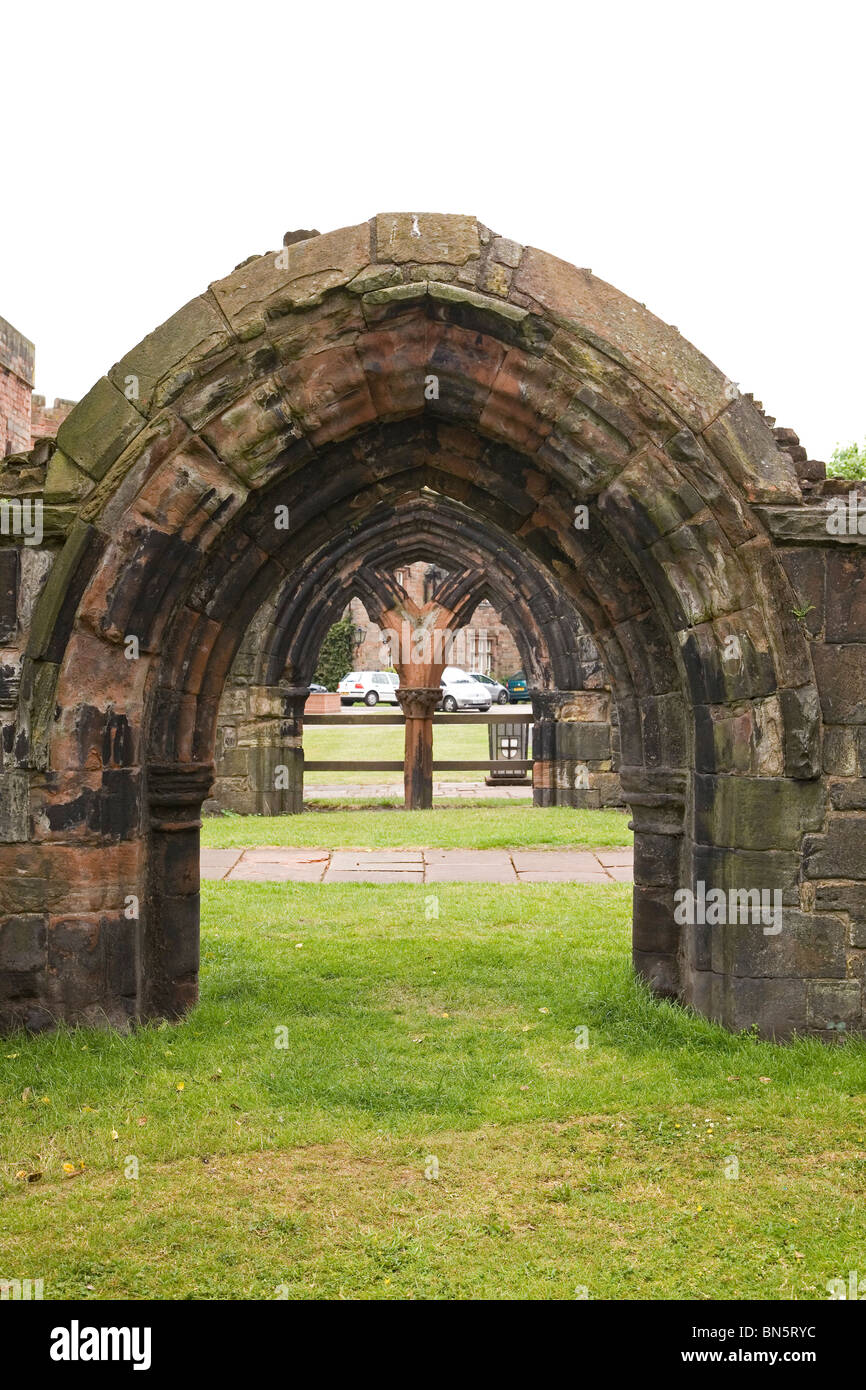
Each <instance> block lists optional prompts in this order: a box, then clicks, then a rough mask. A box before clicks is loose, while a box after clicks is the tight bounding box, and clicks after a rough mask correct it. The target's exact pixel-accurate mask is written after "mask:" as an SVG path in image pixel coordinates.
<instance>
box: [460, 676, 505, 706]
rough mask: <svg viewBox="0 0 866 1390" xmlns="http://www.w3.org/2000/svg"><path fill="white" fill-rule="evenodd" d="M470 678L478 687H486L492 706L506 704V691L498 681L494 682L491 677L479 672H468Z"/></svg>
mask: <svg viewBox="0 0 866 1390" xmlns="http://www.w3.org/2000/svg"><path fill="white" fill-rule="evenodd" d="M469 674H470V676H471V677H472V679H473V680H474V681H478V682H479V684H480V685H486V686H487V688H488V690H489V691H490V699H491V701H492V703H493V704H494V705H507V704H508V691H507V690H506V688H505V686H504V685H502V684H501V683H500V682H499V681H495V680H494V679H493V677H492V676H485V675H484V674H483V672H481V671H470V672H469Z"/></svg>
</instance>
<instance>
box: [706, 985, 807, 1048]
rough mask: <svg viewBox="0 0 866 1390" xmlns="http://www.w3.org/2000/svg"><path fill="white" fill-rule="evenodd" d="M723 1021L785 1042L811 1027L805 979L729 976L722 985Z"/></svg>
mask: <svg viewBox="0 0 866 1390" xmlns="http://www.w3.org/2000/svg"><path fill="white" fill-rule="evenodd" d="M722 1008H723V1014H722V1020H721V1021H722V1022H723V1023H724V1024H725V1026H726V1027H727V1028H731V1029H733V1031H734V1032H739V1031H741V1030H743V1029H751V1028H753V1027H757V1030H758V1034H759V1036H760V1037H763V1038H772V1039H775V1040H776V1041H778V1042H784V1041H785V1039H787V1038H790V1037H791V1036H792V1035H793V1034H794V1033H804V1032H806V1030H807V1029H808V1027H809V1021H808V1017H807V1005H806V981H805V980H775V979H758V980H750V979H743V978H738V977H736V976H729V977H728V978H727V979H726V980H725V982H724V985H723V1004H722Z"/></svg>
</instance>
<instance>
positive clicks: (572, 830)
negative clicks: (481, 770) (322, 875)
mask: <svg viewBox="0 0 866 1390" xmlns="http://www.w3.org/2000/svg"><path fill="white" fill-rule="evenodd" d="M628 822H629V817H628V813H627V812H624V811H573V810H570V809H569V808H568V807H562V806H532V805H531V804H529V805H526V804H523V803H521V802H508V801H501V802H488V803H487V805H485V806H477V805H471V806H460V807H456V808H453V809H450V808H448V809H446V808H440V807H434V809H433V810H432V811H388V812H383V813H381V814H376V815H370V814H365V813H363V812H362V813H360V814H359V812H358V811H315V812H306V813H305V814H304V815H301V816H239V815H222V816H208V817H207V818H206V819H205V821H204V824H203V825H202V831H201V843H202V847H203V848H205V849H233V848H235V847H236V846H246V845H300V846H302V847H304V848H306V847H308V846H309V847H310V848H324V849H331V848H337V847H341V848H346V849H423V848H425V847H428V848H430V849H460V848H463V847H465V846H469V845H471V846H472V847H473V848H474V849H503V848H505V849H513V848H518V847H520V848H522V849H537V848H542V847H544V846H548V847H551V848H554V847H555V848H561V847H563V846H568V845H598V846H600V845H631V843H632V832H631V831H630V830H629V828H628Z"/></svg>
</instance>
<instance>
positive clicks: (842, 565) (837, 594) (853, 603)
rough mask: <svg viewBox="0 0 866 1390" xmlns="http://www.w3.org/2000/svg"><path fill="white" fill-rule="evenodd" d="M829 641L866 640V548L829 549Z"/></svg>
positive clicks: (827, 595)
mask: <svg viewBox="0 0 866 1390" xmlns="http://www.w3.org/2000/svg"><path fill="white" fill-rule="evenodd" d="M825 592H826V631H825V637H826V640H827V641H828V642H846V643H847V642H866V550H864V549H863V548H858V549H857V550H853V549H847V550H829V551H828V552H827V582H826V586H825Z"/></svg>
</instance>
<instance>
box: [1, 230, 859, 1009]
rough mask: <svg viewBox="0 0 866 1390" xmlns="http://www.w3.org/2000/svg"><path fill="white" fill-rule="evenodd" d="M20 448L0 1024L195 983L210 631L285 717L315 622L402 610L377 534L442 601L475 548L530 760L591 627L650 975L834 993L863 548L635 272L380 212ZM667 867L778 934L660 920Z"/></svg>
mask: <svg viewBox="0 0 866 1390" xmlns="http://www.w3.org/2000/svg"><path fill="white" fill-rule="evenodd" d="M33 468H34V470H35V471H34V477H35V478H36V479H37V482H36V483H35V484H34V486H35V487H36V491H37V492H38V495H39V498H40V500H41V501H42V502H43V503H44V505H45V509H46V516H47V517H48V522H49V524H48V526H47V528H46V538H45V543H44V545H43V547H42V549H41V551H40V552H39V555H38V557H37V559H35V560H30V559H28V560H27V565H29V566H30V569H29V570H28V573H30V572H35V573H38V575H39V576H40V578H39V583H38V585H37V586H36V599H35V602H34V601H33V598H34V595H33V593H32V592H29V593H25V592H24V587H22V584H23V581H22V580H21V575H23V573H24V569H25V566H24V562H23V561H22V560H20V556H19V555H18V550H20V551H21V553H22V554H23V544H22V545H20V546H19V547H18V550H16V554H15V556H14V557H13V564H12V571H14V575H13V579H14V582H13V583H12V585H11V587H9V593H10V594H11V595H12V598H11V600H10V601H9V602H7V607H9V603H10V602H11V609H10V612H9V613H0V616H2V617H3V619H4V623H5V627H4V629H3V630H4V631H5V632H6V634H7V637H6V639H5V640H6V643H7V645H6V646H5V647H4V648H3V654H2V656H0V724H2V735H3V737H2V763H0V781H2V791H3V796H2V798H0V801H2V814H0V932H2V933H5V936H3V937H2V938H0V942H2V941H13V942H14V941H19V940H20V941H24V940H25V938H26V940H27V942H28V943H29V945H28V948H27V951H24V950H23V948H22V951H21V952H18V953H16V951H14V950H12V948H9V950H7V949H6V947H5V946H3V945H2V944H0V962H2V964H0V1022H2V1025H3V1026H10V1027H11V1026H14V1025H16V1024H18V1023H24V1024H26V1025H28V1026H31V1027H44V1026H48V1025H49V1024H50V1023H51V1021H52V1020H54V1019H56V1018H67V1019H70V1020H85V1021H92V1020H94V1019H96V1018H97V1017H103V1018H107V1019H108V1020H109V1021H110V1022H113V1023H123V1022H125V1021H128V1020H134V1019H136V1018H142V1017H159V1016H165V1017H176V1016H178V1015H179V1014H180V1013H181V1012H182V1011H183V1010H184V1009H185V1008H187V1007H189V1005H190V1004H191V1003H192V1002H193V1000H194V998H195V992H196V978H197V968H198V958H197V939H198V937H197V932H198V905H197V884H198V877H197V863H198V858H197V856H198V828H197V823H198V817H199V812H200V808H201V805H202V803H203V801H204V799H205V798H206V797H207V795H208V793H209V789H210V785H211V781H212V778H213V759H214V739H215V735H216V729H217V726H218V722H219V708H220V699H221V696H222V692H223V687H224V684H225V680H226V677H227V674H228V672H229V670H230V669H231V667H232V663H233V662H234V661H235V660H236V658H237V657H238V654H239V653H241V654H242V655H244V660H247V659H248V657H249V652H248V648H245V647H244V642H245V640H247V641H248V640H249V635H250V634H251V633H255V634H256V640H260V642H261V650H260V652H259V653H258V656H257V658H256V660H257V661H258V663H259V664H258V665H257V666H255V670H254V674H255V681H256V683H257V686H256V688H257V690H258V691H259V694H258V695H257V696H256V698H257V699H260V701H261V708H262V711H263V713H262V718H268V719H271V720H272V721H273V724H274V727H275V728H277V729H278V730H280V729H281V730H282V731H281V732H279V733H278V738H282V739H283V740H284V743H285V746H286V747H288V748H289V749H290V750H293V749H298V748H299V729H300V718H301V714H300V712H301V711H302V707H303V699H302V693H303V690H304V688H305V686H304V682H305V681H307V680H309V677H310V675H311V668H310V660H311V656H310V653H311V652H314V650H317V644H318V642H319V641H320V640H321V635H322V633H323V630H324V627H325V626H326V624H327V621H328V620H329V618H330V617H331V616H332V615H333V614H334V612H335V611H338V606H339V603H340V600H341V597H342V598H345V597H347V596H348V594H349V593H350V592H353V591H354V592H357V593H359V594H360V595H362V596H365V598H366V600H367V601H369V603H370V604H371V605H373V606H374V607H375V606H378V609H379V610H381V613H382V614H385V613H387V612H388V611H390V610H389V609H388V608H387V605H388V604H390V605H391V609H392V610H394V609H399V606H400V604H401V603H402V602H403V599H402V598H401V596H400V594H399V592H398V591H397V590H396V589H394V588H393V585H392V586H391V587H390V588H389V585H388V582H387V581H386V579H385V578H384V577H383V576H384V575H385V573H386V570H387V569H388V566H389V564H390V563H391V561H392V559H393V557H394V556H395V555H398V554H400V555H404V556H407V557H408V556H411V557H413V558H414V557H419V556H430V557H431V558H433V557H436V556H438V557H440V558H441V557H446V558H445V561H443V563H445V567H446V568H447V569H449V573H450V574H451V575H452V576H453V578H452V580H451V581H450V585H449V584H448V583H446V585H445V586H444V588H443V592H442V594H441V595H440V597H441V598H442V600H443V603H447V604H449V605H451V607H450V609H449V611H450V612H451V614H452V619H453V620H454V621H456V618H457V616H459V614H461V613H468V611H469V608H470V605H471V602H472V598H473V595H477V593H478V592H480V591H481V587H482V581H481V578H480V576H483V584H484V585H485V586H487V589H489V592H490V593H492V594H494V595H495V596H496V598H497V602H498V604H499V606H500V607H501V608H503V609H508V611H509V612H510V613H511V614H512V615H513V617H514V621H515V625H516V626H517V627H519V628H520V630H521V638H520V640H521V643H522V646H521V652H522V655H523V656H524V660H525V662H526V667H527V670H528V671H530V672H531V673H532V675H533V679H534V680H535V681H536V716H537V725H538V737H539V739H540V740H541V742H542V743H543V744H544V746H545V747H546V748H548V750H552V752H551V758H550V759H549V762H550V763H551V765H552V764H553V763H555V762H556V760H557V758H559V757H560V755H561V757H562V760H563V761H565V760H567V757H570V756H572V753H567V752H566V750H579V749H580V748H586V747H588V746H589V744H590V742H591V738H592V734H591V730H589V729H588V728H584V729H583V730H582V731H581V730H580V729H579V728H578V727H577V726H578V725H580V724H581V722H583V723H584V724H586V725H589V724H590V723H592V721H591V720H586V719H583V720H582V719H581V717H580V716H581V709H580V702H579V701H578V700H577V699H576V698H569V697H570V696H573V697H576V696H577V694H579V681H580V658H579V646H580V644H581V643H582V642H584V641H586V640H590V639H591V641H592V642H594V643H595V644H596V646H597V648H598V650H599V651H600V652H601V653H602V656H603V659H604V662H605V666H606V670H607V673H608V676H609V679H610V684H611V690H612V693H613V697H614V700H615V709H616V716H617V739H618V743H619V749H620V758H621V775H622V784H623V791H624V795H625V797H626V800H627V801H628V803H629V805H630V806H631V808H632V814H633V820H634V825H635V831H636V860H635V914H634V959H635V964H636V966H637V968H638V969H639V971H640V972H641V973H642V975H643V976H644V977H645V978H646V979H647V981H648V982H649V984H650V986H651V987H652V988H653V989H654V990H655V991H656V992H657V993H659V994H665V995H670V996H674V997H677V998H679V999H681V1000H684V1001H685V1002H687V1003H690V1004H691V1005H693V1007H694V1008H696V1009H697V1010H698V1011H700V1012H702V1013H705V1014H707V1015H708V1016H710V1017H712V1018H715V1019H718V1020H720V1021H722V1022H723V1023H725V1024H726V1025H727V1026H729V1027H734V1028H738V1027H741V1026H750V1025H751V1024H753V1023H755V1024H757V1025H758V1027H759V1029H760V1030H761V1031H762V1032H764V1033H766V1034H767V1035H773V1036H780V1037H781V1036H788V1035H789V1034H790V1033H792V1032H794V1031H799V1032H812V1033H815V1034H817V1035H820V1036H825V1037H826V1036H838V1032H839V1031H840V1030H842V1029H845V1030H848V1029H855V1028H857V1029H859V1028H862V1027H863V1020H864V1000H863V981H864V979H866V927H864V921H866V906H864V900H863V893H862V883H863V880H864V878H866V869H864V868H863V862H862V851H859V852H858V850H857V848H856V847H857V845H858V844H862V832H863V828H864V826H863V820H864V816H866V797H864V796H863V795H862V789H861V788H860V783H861V782H862V781H863V780H864V778H866V751H864V750H866V736H864V738H863V739H861V737H860V733H861V730H862V728H863V726H864V725H866V713H864V711H866V655H864V654H866V618H864V616H863V613H864V612H866V605H863V604H861V603H860V602H859V598H857V597H855V598H854V599H852V597H851V595H852V594H853V595H855V596H857V595H859V594H860V591H861V588H862V589H863V591H864V592H866V544H864V539H863V538H862V537H861V536H859V534H853V535H851V534H848V535H845V536H844V537H843V536H839V535H835V534H833V533H831V532H830V530H829V528H828V527H827V525H826V524H825V523H826V516H827V509H828V506H830V505H832V494H831V493H830V492H828V493H827V495H826V496H822V495H821V488H822V487H823V486H824V485H823V484H819V485H818V488H817V490H815V488H813V490H812V491H811V492H810V493H809V495H808V496H807V497H805V498H804V496H803V493H802V491H801V488H800V483H799V478H798V473H797V466H796V465H795V462H794V460H793V457H792V455H791V453H790V452H789V451H788V450H786V449H785V448H784V447H782V446H781V444H780V442H779V441H777V438H776V435H775V434H774V432H773V430H772V428H771V423H770V422H768V420H767V419H766V418H765V417H764V415H763V413H762V411H761V410H760V408H759V407H757V406H756V405H755V404H754V402H753V401H752V400H750V399H749V398H745V397H743V396H741V395H740V394H739V392H738V391H737V388H736V387H735V386H734V385H733V383H731V382H730V381H729V380H728V379H727V378H726V377H725V376H724V374H723V373H722V372H720V371H719V370H718V369H717V368H716V367H714V366H713V364H712V363H710V362H708V360H707V359H706V358H705V357H703V356H702V354H700V353H699V352H698V351H697V350H696V349H695V348H694V347H692V345H691V344H689V343H688V342H686V341H685V339H683V338H682V337H681V336H680V335H679V334H678V333H677V331H676V330H675V329H673V328H671V327H669V326H668V325H666V324H664V323H662V322H661V321H660V320H659V319H657V318H655V316H653V315H652V314H651V313H650V312H649V311H648V310H647V309H646V308H645V307H644V306H643V305H639V304H637V303H635V302H634V301H632V300H630V299H628V298H627V297H626V296H624V295H622V294H620V293H619V292H618V291H617V290H615V289H614V288H613V287H612V286H610V285H607V284H605V282H603V281H601V280H599V279H598V277H596V276H593V275H592V274H591V272H589V271H587V270H583V269H580V268H577V267H573V266H569V265H566V264H565V263H564V262H562V261H559V260H557V259H556V258H555V257H552V256H549V255H547V254H546V253H544V252H542V251H538V250H536V249H534V248H531V247H530V248H526V247H521V246H519V245H517V244H516V243H514V242H511V241H509V240H508V239H506V238H502V237H499V236H498V235H497V234H495V233H493V232H492V231H491V230H490V229H489V228H487V227H485V226H483V225H482V224H481V223H479V222H477V221H476V219H474V218H471V217H463V216H442V215H439V214H426V213H421V214H402V213H390V214H383V215H380V216H378V217H376V218H374V219H373V220H372V221H371V222H370V223H362V224H360V225H358V226H355V227H349V228H343V229H341V230H339V231H337V232H333V233H328V234H327V235H325V236H317V235H314V236H310V237H307V238H305V239H303V240H300V241H298V242H296V243H295V244H293V245H290V246H287V247H284V248H282V250H280V251H277V252H269V253H266V254H265V255H263V256H257V257H253V258H252V259H251V260H250V261H248V262H244V263H242V264H241V265H240V266H238V267H237V268H236V269H235V270H234V271H233V272H232V273H231V275H229V276H227V277H226V278H225V279H223V280H220V281H216V282H215V283H213V284H212V285H211V286H210V287H209V288H208V289H207V290H206V291H205V292H203V293H202V294H200V295H199V296H197V297H196V298H195V299H193V300H191V301H190V302H189V303H188V304H187V305H185V306H183V308H181V309H180V310H179V311H178V313H177V314H175V315H174V316H173V317H172V318H171V319H169V320H168V321H167V322H166V323H165V324H163V325H161V326H160V327H159V328H158V329H156V330H155V331H154V333H152V334H150V335H149V336H148V338H146V339H145V340H144V341H143V342H142V343H140V344H139V345H138V346H137V347H136V348H133V349H132V350H131V352H129V353H127V354H126V356H125V357H123V358H122V359H121V360H120V361H119V362H118V363H117V364H116V365H115V366H114V367H112V368H111V369H110V371H109V372H108V374H107V375H106V376H105V377H103V378H101V379H100V381H99V382H97V384H96V385H95V386H94V388H93V389H92V391H91V392H90V393H88V396H87V397H85V399H84V401H82V402H81V403H80V405H79V406H78V407H76V409H75V410H74V411H73V412H72V413H71V414H70V416H69V417H68V419H67V420H66V421H65V422H64V424H63V426H62V427H61V429H60V431H59V434H58V439H57V448H56V450H55V451H54V453H53V454H52V455H51V457H50V458H49V459H48V460H47V462H45V463H43V464H40V465H37V464H36V463H34V465H33ZM40 468H41V472H40V471H39V470H40ZM5 539H6V538H4V540H5ZM843 551H844V557H843V556H842V552H843ZM843 559H844V564H843V563H842V562H843ZM7 568H8V566H7ZM4 573H5V571H4ZM353 586H354V590H353ZM487 589H485V592H486V591H487ZM4 592H5V591H4ZM4 601H5V600H4ZM268 604H270V608H268V609H267V612H268V614H269V615H270V616H269V617H267V619H266V620H265V619H264V618H260V617H258V616H257V615H260V614H261V613H262V611H263V608H264V607H265V606H266V605H268ZM861 610H862V611H861ZM810 614H811V615H812V616H811V617H810ZM257 623H258V626H256V624H257ZM249 659H250V660H252V658H251V657H249ZM253 666H254V664H253V665H251V666H250V670H251V671H253ZM559 697H562V698H559ZM587 707H588V706H587ZM583 712H584V713H585V711H583ZM861 745H862V746H861ZM274 746H275V747H276V744H275V745H274ZM293 756H294V755H293ZM574 756H577V755H576V754H574ZM554 781H555V778H552V779H551V782H550V785H548V786H547V787H544V788H541V790H543V791H544V794H545V795H548V794H549V795H550V796H551V797H552V796H553V795H554V793H555V790H556V788H555V787H554V785H553V782H554ZM858 837H859V839H858ZM22 859H23V862H24V863H25V864H26V865H27V874H26V876H25V878H24V879H22V877H21V875H20V873H19V871H18V866H19V864H20V862H21V861H22ZM699 885H702V887H701V889H700V891H701V892H702V893H704V894H706V893H708V892H711V891H714V890H716V891H718V893H719V894H720V896H721V897H722V898H724V900H725V903H726V904H729V903H730V902H733V901H734V899H735V898H736V895H737V894H740V893H743V894H748V893H750V892H752V891H754V890H758V891H759V894H760V892H761V891H767V892H769V893H771V895H772V894H774V893H778V894H779V895H780V897H779V899H778V902H779V904H780V907H779V912H780V917H779V919H778V920H779V921H780V923H781V926H780V929H779V931H778V932H777V931H776V930H775V927H776V920H777V919H776V918H775V917H774V918H773V919H772V921H771V923H770V929H768V930H765V927H766V923H765V922H763V921H758V922H757V923H755V922H751V921H750V922H747V923H743V922H734V923H728V924H726V925H725V927H724V930H719V931H715V930H714V929H711V927H712V925H713V924H711V923H708V922H707V921H706V913H705V912H704V916H703V918H701V911H703V909H701V910H700V911H699V912H698V918H697V919H695V918H694V916H693V917H692V918H689V916H688V911H687V912H686V915H685V916H684V917H683V916H681V914H680V912H679V909H680V907H682V905H683V901H685V904H686V907H687V908H688V902H689V901H690V900H689V894H691V902H692V905H693V906H694V903H695V902H696V901H697V898H698V896H699V894H698V886H699ZM732 895H733V896H732ZM701 901H705V899H701ZM772 901H773V902H776V899H775V898H773V899H772ZM130 902H132V903H134V904H137V907H136V911H135V913H134V914H132V915H128V913H129V907H130ZM688 910H689V911H690V910H691V909H688ZM125 914H127V915H125ZM699 919H700V920H699ZM4 952H5V954H4Z"/></svg>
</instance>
